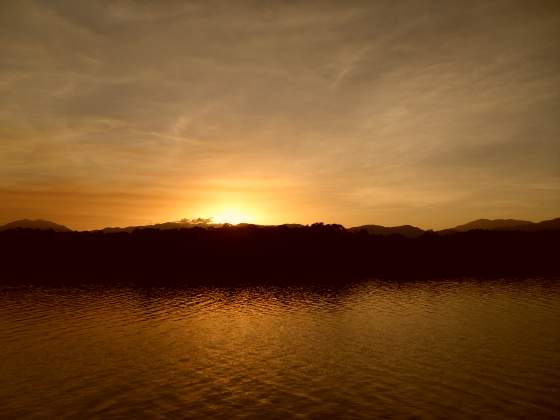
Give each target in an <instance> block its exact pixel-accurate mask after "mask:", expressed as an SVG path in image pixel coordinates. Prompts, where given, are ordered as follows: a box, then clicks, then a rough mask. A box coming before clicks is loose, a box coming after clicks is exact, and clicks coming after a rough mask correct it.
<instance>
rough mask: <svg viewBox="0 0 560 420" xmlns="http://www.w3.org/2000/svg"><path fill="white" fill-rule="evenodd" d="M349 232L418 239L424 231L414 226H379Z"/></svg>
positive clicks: (362, 227)
mask: <svg viewBox="0 0 560 420" xmlns="http://www.w3.org/2000/svg"><path fill="white" fill-rule="evenodd" d="M349 230H350V231H351V232H359V231H361V230H365V231H366V232H367V233H369V234H371V235H381V236H389V235H400V236H404V237H405V238H418V237H419V236H422V235H423V234H424V233H425V231H424V230H422V229H420V228H417V227H416V226H411V225H403V226H392V227H386V226H380V225H363V226H356V227H353V228H350V229H349Z"/></svg>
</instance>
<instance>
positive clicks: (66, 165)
mask: <svg viewBox="0 0 560 420" xmlns="http://www.w3.org/2000/svg"><path fill="white" fill-rule="evenodd" d="M0 51H1V53H0V223H6V222H9V221H11V220H15V219H20V218H33V219H35V218H44V219H49V220H53V221H55V222H57V223H62V224H66V225H67V226H69V227H71V228H75V229H90V228H98V227H104V226H126V225H135V224H146V223H156V222H163V221H171V220H177V219H181V218H195V217H214V218H216V219H217V220H223V221H227V219H228V218H229V219H232V220H234V221H237V220H239V221H248V222H255V223H264V224H273V223H274V224H275V223H311V222H315V221H323V222H328V223H341V224H343V225H345V226H355V225H361V224H368V223H374V224H382V225H399V224H405V223H406V224H413V225H416V226H419V227H423V228H443V227H449V226H453V225H457V224H459V223H463V222H466V221H469V220H472V219H477V218H481V217H485V218H521V219H528V220H534V221H538V220H543V219H547V218H553V217H558V216H560V1H558V0H552V1H545V0H535V1H528V0H523V1H488V0H483V1H450V0H443V1H418V0H413V1H396V0H391V1H331V2H329V1H317V2H314V1H208V0H205V1H199V2H185V1H177V2H171V1H93V0H88V1H75V0H68V1H56V0H52V1H47V0H45V1H26V0H19V1H2V2H1V3H0Z"/></svg>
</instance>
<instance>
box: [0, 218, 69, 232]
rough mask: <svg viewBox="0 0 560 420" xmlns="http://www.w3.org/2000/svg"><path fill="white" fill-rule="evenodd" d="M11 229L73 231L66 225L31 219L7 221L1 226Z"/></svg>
mask: <svg viewBox="0 0 560 420" xmlns="http://www.w3.org/2000/svg"><path fill="white" fill-rule="evenodd" d="M10 229H37V230H53V231H55V232H71V231H72V229H69V228H67V227H66V226H63V225H59V224H57V223H54V222H50V221H48V220H41V219H37V220H30V219H21V220H15V221H13V222H10V223H6V224H5V225H2V226H0V230H10Z"/></svg>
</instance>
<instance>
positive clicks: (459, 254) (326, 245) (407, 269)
mask: <svg viewBox="0 0 560 420" xmlns="http://www.w3.org/2000/svg"><path fill="white" fill-rule="evenodd" d="M558 224H560V219H555V221H548V222H545V223H544V224H543V225H542V226H558ZM533 225H538V224H531V225H526V226H533ZM412 231H414V230H412ZM414 232H416V231H414ZM559 248H560V229H541V230H536V231H523V230H470V231H466V232H451V233H449V234H446V235H440V234H438V233H436V232H433V231H427V232H425V233H423V234H422V235H421V236H417V237H414V238H412V237H405V236H402V235H394V234H390V235H378V234H370V233H369V232H368V231H367V230H366V229H358V230H356V229H345V228H344V227H342V226H341V225H326V224H323V223H315V224H312V225H308V226H301V227H297V226H255V225H238V226H231V225H224V226H221V227H214V226H204V227H202V226H195V227H191V228H189V229H163V230H162V229H154V228H143V229H136V230H134V231H133V232H125V231H121V232H113V233H111V232H102V231H90V232H74V231H70V232H68V231H65V232H56V231H53V230H47V231H45V230H33V229H8V230H4V231H0V255H1V256H2V259H1V263H0V268H1V271H2V279H1V282H2V283H10V282H11V283H21V282H32V283H41V282H44V283H49V282H50V283H56V284H60V283H61V282H64V283H66V284H69V283H75V282H82V281H88V282H90V281H91V282H110V283H115V282H120V283H135V284H141V285H153V284H160V285H166V284H177V285H192V284H226V285H235V284H240V283H242V284H247V283H251V282H256V283H258V284H262V283H263V282H274V283H276V284H287V283H292V282H297V281H299V282H302V281H303V282H305V283H314V282H321V283H324V282H328V283H332V284H335V283H336V284H343V283H345V282H347V281H350V280H351V279H352V278H359V277H377V278H386V279H402V278H408V279H415V280H418V279H422V278H434V277H440V278H441V277H487V276H489V277H520V276H553V277H557V276H560V264H558V262H557V259H558V258H557V250H558V249H559ZM29 261H33V264H29Z"/></svg>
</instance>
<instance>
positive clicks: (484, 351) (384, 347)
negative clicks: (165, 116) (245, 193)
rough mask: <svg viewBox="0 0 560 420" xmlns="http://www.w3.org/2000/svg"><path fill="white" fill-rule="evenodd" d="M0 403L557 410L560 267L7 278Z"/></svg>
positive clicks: (38, 414)
mask: <svg viewBox="0 0 560 420" xmlns="http://www.w3.org/2000/svg"><path fill="white" fill-rule="evenodd" d="M0 379H1V380H0V418H104V419H106V418H138V417H148V418H162V417H174V418H177V417H179V418H184V417H189V418H235V417H245V418H262V417H268V418H275V417H276V418H294V417H298V418H326V417H328V416H330V417H334V416H337V417H342V418H360V417H364V418H372V417H379V416H385V417H387V416H388V417H414V416H416V417H426V418H433V417H441V418H448V417H461V418H465V417H467V418H468V417H484V418H492V417H496V418H502V417H513V418H515V417H517V418H528V417H532V418H543V417H558V416H560V398H559V397H560V281H551V280H548V281H547V280H523V281H496V280H494V281H474V280H471V281H437V282H411V283H401V284H394V283H389V284H388V283H383V282H378V281H370V282H364V283H358V284H354V285H352V286H348V287H345V288H339V289H329V288H305V287H292V288H274V287H263V288H258V287H246V288H235V289H220V288H198V289H183V290H181V289H133V288H118V287H116V288H107V287H82V288H73V289H69V288H64V289H56V288H37V287H25V288H8V287H4V288H0Z"/></svg>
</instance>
